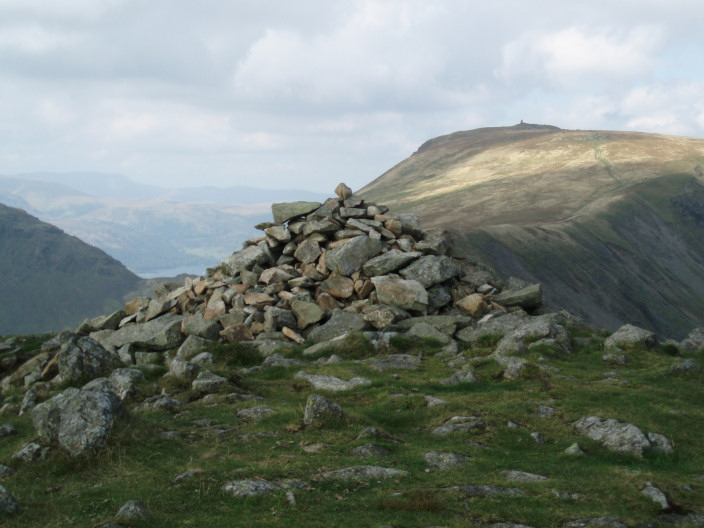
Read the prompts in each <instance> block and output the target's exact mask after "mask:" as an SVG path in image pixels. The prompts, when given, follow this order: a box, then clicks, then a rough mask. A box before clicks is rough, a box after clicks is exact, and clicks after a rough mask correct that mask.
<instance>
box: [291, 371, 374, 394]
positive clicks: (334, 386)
mask: <svg viewBox="0 0 704 528" xmlns="http://www.w3.org/2000/svg"><path fill="white" fill-rule="evenodd" d="M294 378H296V379H304V380H306V381H307V382H308V383H310V384H311V385H313V387H314V388H316V389H321V390H329V391H333V392H338V391H348V390H352V389H355V388H357V387H366V386H369V385H371V384H372V382H371V381H370V380H368V379H366V378H360V377H354V378H352V379H350V380H343V379H340V378H337V377H335V376H320V375H316V374H308V373H306V372H304V371H302V370H300V371H298V372H297V373H296V375H295V376H294Z"/></svg>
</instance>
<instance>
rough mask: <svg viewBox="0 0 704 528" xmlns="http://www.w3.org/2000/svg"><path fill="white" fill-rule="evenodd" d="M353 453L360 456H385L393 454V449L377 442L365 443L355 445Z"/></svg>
mask: <svg viewBox="0 0 704 528" xmlns="http://www.w3.org/2000/svg"><path fill="white" fill-rule="evenodd" d="M352 454H353V455H354V456H358V457H385V456H388V455H390V454H391V451H390V450H389V449H387V448H385V447H383V446H380V445H376V444H364V445H362V446H359V447H355V448H354V449H353V450H352Z"/></svg>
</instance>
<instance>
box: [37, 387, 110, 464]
mask: <svg viewBox="0 0 704 528" xmlns="http://www.w3.org/2000/svg"><path fill="white" fill-rule="evenodd" d="M121 410H122V402H121V401H120V399H119V398H118V397H117V396H116V395H115V393H114V389H113V386H112V384H111V383H110V382H109V381H108V380H107V379H105V378H100V379H97V380H93V381H92V382H91V383H89V384H87V385H86V386H84V387H83V388H82V389H80V390H78V389H73V388H71V389H67V390H65V391H64V392H62V393H60V394H58V395H56V396H54V397H53V398H51V399H49V400H47V401H45V402H43V403H40V404H39V405H37V406H36V407H35V408H34V409H32V423H33V424H34V428H35V429H36V432H37V435H38V436H39V438H40V439H41V440H42V441H44V442H46V443H50V444H58V445H59V446H60V447H62V448H63V449H65V450H66V451H68V453H69V454H70V455H71V456H73V457H75V456H78V455H81V454H83V453H86V452H88V451H92V450H95V449H98V448H100V447H103V446H104V445H105V441H106V440H107V438H108V435H109V434H110V432H111V431H112V426H113V422H114V421H115V418H116V416H117V414H118V413H119V412H120V411H121Z"/></svg>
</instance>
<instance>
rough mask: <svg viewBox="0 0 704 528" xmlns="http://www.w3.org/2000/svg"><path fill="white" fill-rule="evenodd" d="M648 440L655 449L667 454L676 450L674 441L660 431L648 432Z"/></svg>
mask: <svg viewBox="0 0 704 528" xmlns="http://www.w3.org/2000/svg"><path fill="white" fill-rule="evenodd" d="M648 441H650V446H651V448H652V449H653V450H654V451H659V452H661V453H665V454H666V455H669V454H670V453H674V451H675V448H674V447H672V442H670V440H669V439H668V438H667V437H666V436H665V435H662V434H660V433H648Z"/></svg>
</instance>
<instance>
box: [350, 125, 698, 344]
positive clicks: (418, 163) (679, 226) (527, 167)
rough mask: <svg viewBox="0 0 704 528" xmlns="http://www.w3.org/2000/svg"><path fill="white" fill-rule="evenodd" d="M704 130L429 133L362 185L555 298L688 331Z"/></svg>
mask: <svg viewBox="0 0 704 528" xmlns="http://www.w3.org/2000/svg"><path fill="white" fill-rule="evenodd" d="M703 167H704V140H699V139H692V138H683V137H673V136H662V135H657V134H640V133H631V132H604V131H569V130H561V129H557V128H555V127H549V126H539V125H517V126H514V127H504V128H489V129H479V130H474V131H469V132H458V133H455V134H450V135H448V136H443V137H441V138H437V139H434V140H431V141H428V142H427V143H425V144H424V145H423V146H422V147H421V148H420V149H419V150H418V151H417V152H416V153H415V154H413V155H412V156H411V157H409V158H408V159H406V160H404V161H403V162H401V163H399V164H398V165H397V166H395V167H394V168H392V169H391V170H389V171H388V172H387V173H385V174H384V175H382V176H381V177H380V178H378V179H377V180H375V181H374V182H372V183H370V184H369V185H368V186H366V187H365V188H364V189H362V191H361V192H360V194H362V195H363V196H365V197H366V198H368V199H370V200H375V201H378V202H380V203H385V204H389V205H391V207H392V209H393V210H395V211H401V210H404V211H414V212H418V213H420V214H421V217H422V219H423V222H424V225H425V226H428V227H430V226H441V227H446V228H450V229H453V230H454V231H456V232H457V233H458V234H459V236H460V237H461V238H462V239H464V246H465V248H466V249H467V250H469V251H473V252H474V253H476V254H477V255H479V256H480V257H483V258H484V259H485V260H486V261H487V262H488V263H489V264H490V265H492V266H493V267H494V268H496V270H497V271H498V272H499V273H501V274H503V275H512V274H513V275H519V276H524V277H530V278H532V279H534V280H539V281H541V282H543V284H544V288H545V294H546V299H547V300H548V301H549V304H550V305H551V306H552V307H555V308H558V307H563V306H564V307H567V308H568V309H570V310H571V311H573V312H575V313H578V314H580V315H583V316H584V317H586V318H587V320H589V321H592V322H594V323H597V324H601V325H605V326H608V327H609V328H615V327H616V326H618V325H619V324H622V323H624V322H634V323H637V324H640V325H643V326H646V327H649V328H652V329H654V330H656V331H658V332H659V333H660V334H661V335H664V336H668V337H674V338H681V337H682V336H683V335H684V334H686V333H687V332H688V331H689V330H690V329H691V328H692V327H695V326H701V325H703V324H704V275H703V274H702V273H701V270H702V269H703V268H702V265H703V263H704V244H701V242H700V241H701V240H704V221H703V220H702V211H703V210H704V170H703Z"/></svg>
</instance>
